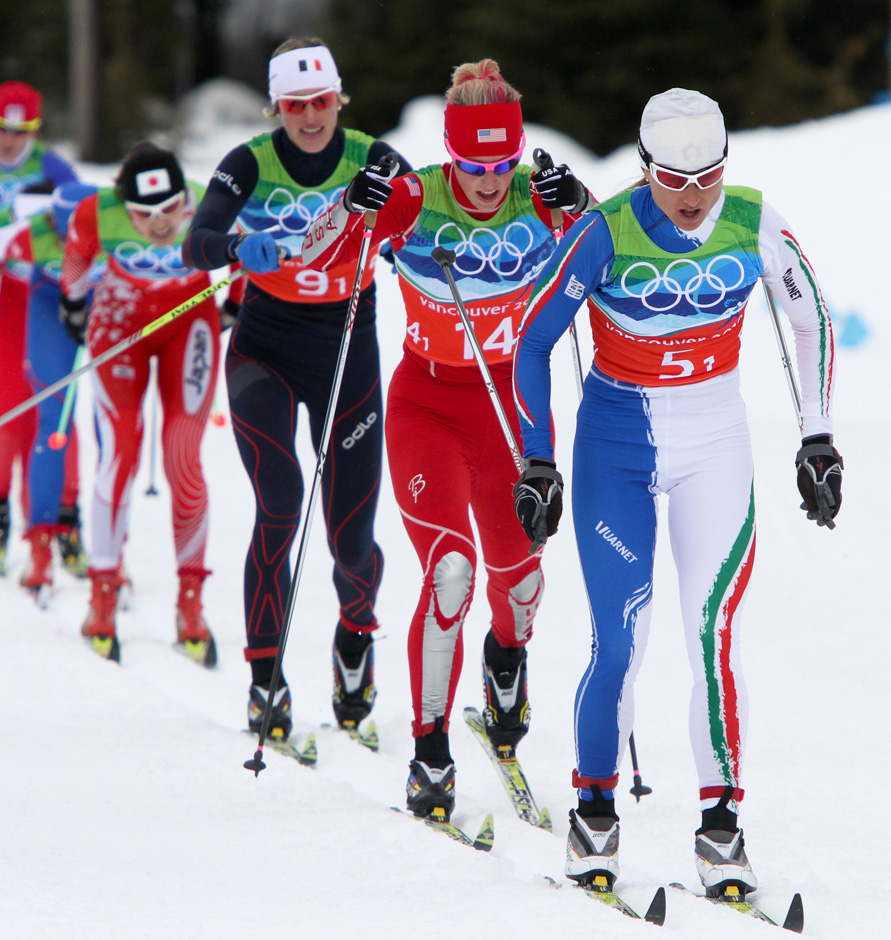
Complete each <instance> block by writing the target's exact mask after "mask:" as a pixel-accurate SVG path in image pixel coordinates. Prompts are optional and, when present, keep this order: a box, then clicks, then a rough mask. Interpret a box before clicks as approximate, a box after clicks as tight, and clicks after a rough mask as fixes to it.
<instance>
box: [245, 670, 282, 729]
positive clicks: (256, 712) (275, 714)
mask: <svg viewBox="0 0 891 940" xmlns="http://www.w3.org/2000/svg"><path fill="white" fill-rule="evenodd" d="M268 698H269V689H268V688H264V687H263V686H259V685H256V684H254V685H252V686H251V688H250V691H249V692H248V728H249V729H250V730H251V731H252V732H253V733H254V734H259V733H260V732H261V731H262V730H263V714H264V712H265V711H266V701H267V699H268ZM291 728H292V723H291V690H290V689H289V688H288V684H287V683H286V682H280V683H279V686H278V689H277V691H276V693H275V696H274V697H273V699H272V714H271V715H270V716H269V728H268V729H267V731H266V734H267V736H268V737H269V738H272V739H274V740H276V741H285V740H287V738H288V736H289V735H290V734H291Z"/></svg>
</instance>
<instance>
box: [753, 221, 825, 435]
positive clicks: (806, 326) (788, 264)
mask: <svg viewBox="0 0 891 940" xmlns="http://www.w3.org/2000/svg"><path fill="white" fill-rule="evenodd" d="M758 245H759V251H760V254H761V260H762V262H763V264H764V274H763V275H762V277H763V278H764V283H765V284H767V286H768V287H769V288H770V290H771V292H772V293H773V295H774V297H775V298H776V299H777V302H778V303H779V305H780V306H781V307H782V308H783V311H784V312H785V314H786V316H787V317H788V318H789V322H790V324H791V325H792V332H793V334H794V336H795V360H796V364H797V366H798V377H799V383H800V391H801V436H802V437H810V436H811V435H812V434H831V433H832V395H833V394H834V392H835V383H834V381H833V371H834V368H835V344H834V341H833V336H832V323H831V321H830V319H829V311H828V310H827V308H826V303H825V302H824V300H823V295H822V293H821V291H820V285H819V284H818V283H817V278H816V275H815V274H814V271H813V268H811V265H810V262H809V261H808V260H807V257H806V256H805V254H804V252H803V251H802V250H801V246H800V245H799V244H798V239H796V237H795V235H794V233H793V232H792V229H791V227H790V226H789V224H788V223H787V222H786V220H785V219H784V218H783V217H782V216H781V215H780V214H779V213H778V212H777V211H776V209H774V208H773V207H772V206H769V205H768V204H767V203H764V204H763V206H762V211H761V228H760V231H759V234H758Z"/></svg>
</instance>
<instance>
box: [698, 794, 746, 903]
mask: <svg viewBox="0 0 891 940" xmlns="http://www.w3.org/2000/svg"><path fill="white" fill-rule="evenodd" d="M737 796H738V793H737V791H736V790H735V789H734V788H733V787H732V786H727V787H725V788H724V792H723V793H722V794H721V797H720V799H719V800H718V802H717V803H716V804H715V805H714V806H711V807H709V808H708V809H704V810H703V811H702V825H701V826H700V827H699V828H698V829H697V830H696V844H695V856H696V871H697V873H698V874H699V880H700V881H701V882H702V884H703V887H704V888H705V893H706V894H707V895H708V896H709V897H710V898H730V899H732V900H734V901H744V900H745V897H746V895H747V894H748V893H750V892H751V891H754V890H755V889H756V888H757V887H758V879H757V878H756V877H755V873H754V872H753V871H752V866H751V865H750V864H749V860H748V858H747V857H746V848H745V842H744V840H743V834H742V830H741V829H740V828H739V826H737V824H736V821H737V815H736V812H735V810H733V809H731V808H730V803H731V802H733V801H734V798H735V797H737ZM733 805H734V806H736V803H735V802H734V803H733Z"/></svg>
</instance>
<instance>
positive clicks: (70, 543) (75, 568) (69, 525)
mask: <svg viewBox="0 0 891 940" xmlns="http://www.w3.org/2000/svg"><path fill="white" fill-rule="evenodd" d="M59 525H60V526H62V527H63V528H62V530H61V531H60V532H59V533H58V534H57V535H56V544H57V545H58V546H59V554H60V556H61V558H62V564H63V565H64V566H65V568H66V569H67V570H68V571H69V572H70V573H71V574H72V575H73V576H74V577H75V578H85V577H86V576H87V567H88V564H87V554H86V552H85V551H84V545H83V540H82V539H81V537H80V510H79V509H78V507H77V506H62V507H60V508H59Z"/></svg>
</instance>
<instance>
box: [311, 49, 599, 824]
mask: <svg viewBox="0 0 891 940" xmlns="http://www.w3.org/2000/svg"><path fill="white" fill-rule="evenodd" d="M519 97H520V96H519V94H518V93H517V92H516V91H515V90H514V89H513V88H512V87H511V86H510V85H508V84H507V83H506V82H505V81H504V80H503V78H502V77H501V74H500V72H499V70H498V66H497V64H496V63H494V62H492V60H483V61H482V62H479V63H474V64H468V65H464V66H460V67H459V68H458V69H456V71H455V74H454V76H453V81H452V87H451V88H450V90H449V92H448V94H447V99H446V101H447V106H446V111H445V129H446V148H447V150H448V151H449V153H450V155H451V156H452V158H453V160H454V162H453V163H446V164H444V165H439V164H437V165H435V166H429V167H426V168H424V169H423V170H419V171H417V172H416V173H409V174H407V175H405V176H403V177H400V178H397V179H394V180H392V188H391V187H390V185H388V184H387V183H386V182H383V181H382V180H381V178H380V170H379V168H372V167H366V168H365V169H364V170H362V171H360V172H359V174H357V176H356V177H355V179H354V180H353V182H352V183H351V184H350V187H349V188H348V189H347V191H346V194H345V196H344V199H343V202H342V203H339V204H338V205H337V206H335V207H334V208H332V209H331V210H330V211H329V212H328V213H327V214H326V215H325V216H322V217H321V218H320V219H319V221H318V222H317V223H316V225H315V226H314V227H313V229H312V230H311V233H310V235H308V236H307V239H306V241H305V242H304V246H303V258H304V261H307V262H309V263H310V264H312V265H313V266H317V267H322V268H327V267H329V266H331V265H332V264H341V263H343V262H344V261H345V260H347V259H348V258H352V257H355V256H356V255H357V254H358V251H359V245H360V240H361V234H362V230H363V227H364V223H363V216H362V215H361V214H360V213H361V212H362V211H363V210H370V209H380V211H379V214H378V216H377V220H376V223H375V226H374V234H373V243H376V242H378V241H380V240H382V239H384V238H389V239H390V244H391V245H392V247H393V249H394V252H395V259H396V269H397V272H398V274H399V279H400V286H401V288H402V293H403V298H404V300H405V305H406V313H407V315H408V325H407V329H406V338H405V346H404V353H405V354H404V358H403V360H402V362H401V363H400V365H399V367H398V368H397V369H396V372H395V374H394V376H393V379H392V381H391V383H390V387H389V395H388V401H387V417H386V425H385V428H386V441H387V450H388V459H389V465H390V474H391V477H392V480H393V486H394V489H395V493H396V500H397V502H398V504H399V508H400V511H401V513H402V519H403V522H404V524H405V527H406V529H407V531H408V534H409V537H410V538H411V540H412V544H413V545H414V548H415V551H416V552H417V554H418V558H419V559H420V562H421V566H422V568H423V587H422V589H421V596H420V599H419V601H418V606H417V608H416V610H415V614H414V617H413V619H412V623H411V627H410V630H409V637H408V649H409V665H410V672H411V687H412V704H413V709H414V722H413V726H412V727H413V733H414V737H415V759H414V760H413V761H412V762H411V764H410V771H411V772H410V775H409V779H408V786H407V793H408V808H409V809H410V810H411V811H412V812H413V813H415V814H416V815H419V816H425V815H429V814H430V813H431V812H433V811H434V810H437V811H441V814H445V815H446V816H448V814H449V813H450V812H451V810H452V808H453V805H454V765H453V763H452V759H451V756H450V753H449V744H448V724H449V715H450V711H451V707H452V701H453V698H454V694H455V687H456V685H457V682H458V677H459V674H460V671H461V664H462V658H463V651H462V638H461V627H462V624H463V621H464V617H465V614H466V613H467V609H468V607H469V605H470V602H471V598H472V596H473V589H474V576H475V571H476V565H477V555H476V546H475V544H474V536H473V531H472V529H471V523H470V513H469V510H471V509H472V510H473V516H474V519H475V520H476V524H477V528H478V530H479V535H480V541H481V543H482V550H483V554H484V557H485V564H486V573H487V576H488V588H487V592H488V599H489V604H490V607H491V609H492V626H491V629H490V631H489V633H488V635H487V636H486V640H485V643H484V647H483V675H484V682H485V695H486V707H485V709H484V717H485V720H486V724H487V727H488V732H489V736H490V738H491V739H492V741H493V742H494V743H495V744H497V745H508V746H511V747H513V746H515V745H516V744H517V742H518V741H519V740H520V738H522V736H523V735H524V734H525V733H526V730H527V727H528V724H529V706H528V701H527V698H526V650H525V646H526V643H527V642H528V641H529V638H530V636H531V635H532V623H533V618H534V616H535V612H536V610H537V608H538V605H539V603H540V601H541V596H542V587H543V581H542V576H541V571H540V553H536V554H535V555H530V554H529V542H528V540H527V539H526V538H525V537H524V535H523V531H522V529H521V528H520V526H518V525H517V520H516V519H515V518H513V516H512V511H511V510H512V507H511V499H510V496H509V493H510V490H511V487H512V486H513V484H514V482H515V481H516V476H517V471H516V468H515V466H514V463H513V460H512V459H511V454H510V450H509V448H508V446H507V443H506V441H505V439H504V435H503V433H502V431H501V429H500V427H499V422H498V419H497V416H496V413H495V410H494V408H493V403H492V401H490V399H489V395H488V393H487V390H486V386H485V384H484V382H483V380H482V378H481V375H480V371H479V369H478V367H477V364H476V362H475V360H474V356H473V352H472V349H471V346H470V344H469V343H468V341H467V339H466V338H465V335H464V332H463V328H462V322H461V320H460V319H459V315H458V311H457V308H456V307H455V304H454V301H453V299H452V296H451V293H450V291H449V288H448V286H447V283H446V281H445V278H444V274H443V271H442V269H441V268H440V266H439V265H438V264H437V263H436V262H435V261H433V260H432V258H431V252H432V250H433V249H434V248H435V247H437V246H439V245H441V246H443V247H445V248H448V249H452V250H454V251H455V253H456V255H457V257H456V260H455V263H454V265H453V266H452V271H453V273H454V276H455V279H456V281H457V284H458V287H459V289H460V291H461V293H462V299H463V300H464V301H465V305H466V307H467V309H468V313H469V315H470V317H471V319H472V322H473V324H474V328H475V332H476V336H477V338H478V340H479V342H480V344H481V346H482V349H483V351H484V353H485V357H486V362H487V364H488V366H489V369H490V370H491V373H492V378H493V381H494V383H495V386H496V388H497V391H498V394H499V396H500V398H501V400H502V401H503V403H504V406H505V409H506V410H507V411H508V413H509V418H510V420H511V422H512V427H513V430H514V434H515V435H517V434H518V432H519V427H518V425H517V423H516V415H515V414H513V413H512V412H513V410H514V409H513V408H511V407H510V403H511V355H512V352H513V344H514V337H515V336H516V330H517V326H518V324H519V322H520V318H521V317H522V314H523V310H524V308H525V305H526V300H527V299H528V296H529V291H530V289H531V283H532V281H533V279H534V277H535V274H536V272H537V271H538V270H539V268H540V267H541V266H542V265H543V264H544V262H545V261H546V260H547V258H548V257H549V256H550V255H551V253H552V252H553V250H554V247H555V245H556V239H555V235H554V226H555V221H554V220H555V218H556V219H557V220H558V221H557V223H556V224H557V225H558V226H560V225H562V224H563V223H564V222H565V223H567V224H568V222H569V221H570V220H571V219H573V218H575V215H570V214H567V215H564V214H563V213H562V212H559V211H554V212H553V213H552V209H553V210H557V209H558V208H559V207H562V208H565V209H568V210H571V211H572V212H575V213H577V212H580V211H581V210H583V209H584V208H586V207H587V205H588V202H589V200H590V196H589V194H588V192H587V190H586V189H585V188H584V187H583V186H582V185H581V183H579V182H578V180H577V179H576V178H575V177H574V176H572V174H571V173H570V172H569V170H568V169H567V168H566V167H565V166H564V167H561V168H560V169H558V170H554V169H552V170H549V171H543V172H541V173H539V174H537V175H535V176H533V173H534V171H533V170H532V169H531V168H530V167H525V166H520V165H519V163H520V158H521V156H522V153H523V149H524V145H525V137H524V135H523V127H522V121H523V118H522V111H521V108H520V102H519ZM375 169H377V170H378V173H377V174H375V172H374V170H375ZM533 184H534V185H533Z"/></svg>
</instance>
